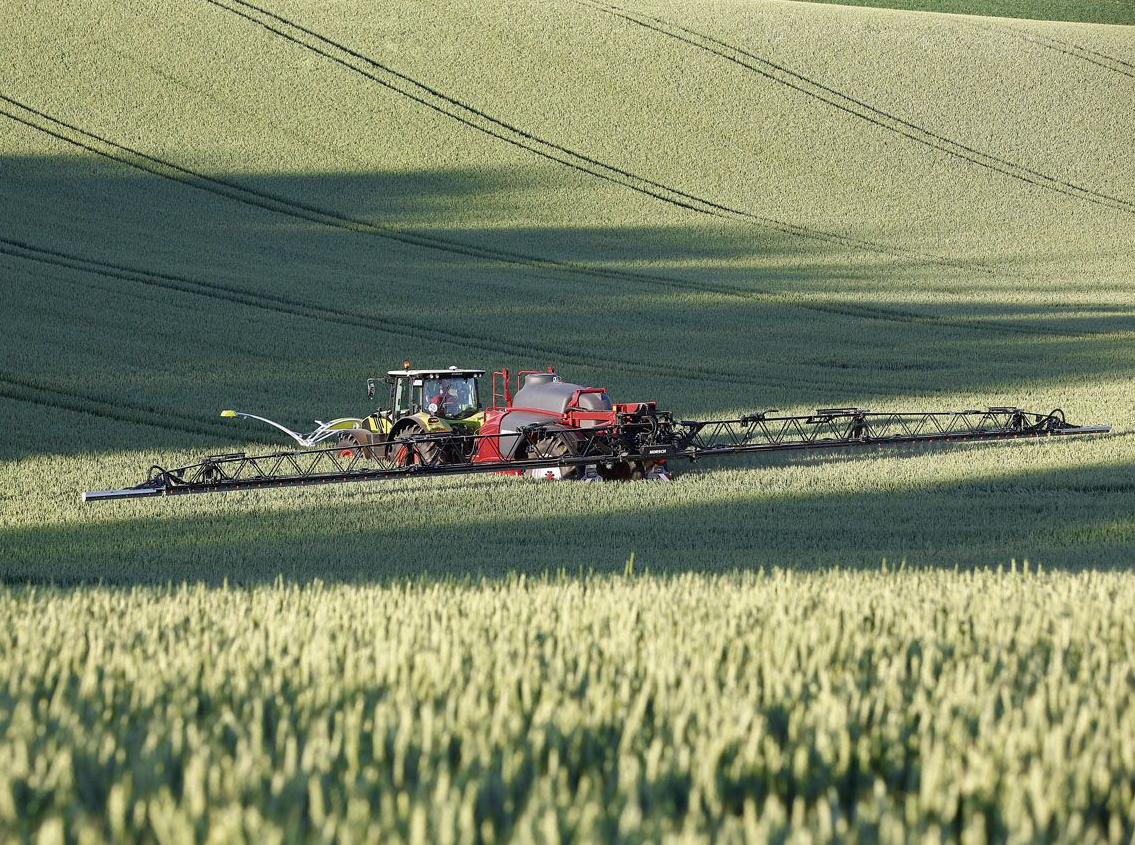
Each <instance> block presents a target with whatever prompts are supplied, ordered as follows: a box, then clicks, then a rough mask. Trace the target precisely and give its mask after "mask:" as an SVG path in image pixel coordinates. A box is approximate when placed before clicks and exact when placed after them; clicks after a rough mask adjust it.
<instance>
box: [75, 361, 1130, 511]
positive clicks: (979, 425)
mask: <svg viewBox="0 0 1135 845" xmlns="http://www.w3.org/2000/svg"><path fill="white" fill-rule="evenodd" d="M484 376H485V371H484V370H478V369H461V368H458V367H446V368H434V369H430V368H426V369H420V368H419V369H414V368H411V366H410V362H409V361H406V362H404V363H403V366H402V367H401V368H400V369H396V370H391V371H389V372H388V373H387V374H386V376H385V377H384V378H372V379H368V381H367V392H368V394H369V395H370V396H371V397H374V395H375V393H376V388H377V387H378V385H380V384H381V385H384V386H385V387H386V388H387V390H388V397H387V400H386V401H385V402H384V403H383V404H384V406H383V407H380V408H378V409H376V410H375V411H374V412H373V413H371V414H369V415H368V416H366V417H359V418H356V417H341V418H339V419H336V420H332V421H331V422H327V423H324V422H319V421H317V423H318V427H317V428H316V429H315V430H313V431H311V432H310V433H308V434H301V433H299V432H296V431H293V430H291V429H289V428H287V427H286V426H284V425H281V424H280V423H277V422H274V421H272V420H270V419H267V418H266V417H262V416H258V415H255V414H250V413H246V412H243V411H232V410H228V411H223V412H222V416H225V417H230V418H245V419H251V420H256V421H260V422H262V423H266V424H268V425H271V426H273V427H275V428H276V429H278V430H279V431H281V432H283V433H285V434H287V435H288V436H289V437H291V438H292V439H293V440H294V441H295V442H296V444H297V445H298V446H299V447H300V448H299V449H288V450H279V451H273V452H267V453H264V454H257V455H249V454H247V453H244V452H237V453H230V454H223V455H212V456H209V457H207V458H205V459H203V460H200V461H198V462H196V463H190V464H186V465H185V466H180V467H176V468H173V469H166V468H164V467H161V466H153V467H151V468H150V471H149V474H148V477H147V478H146V479H145V480H144V481H142V482H141V483H139V484H136V485H134V486H133V487H125V488H122V489H118V490H99V491H93V492H88V493H84V494H83V499H84V501H88V502H90V501H103V500H108V499H130V498H142V497H152V496H179V495H186V494H190V493H220V492H224V491H226V490H265V489H270V488H276V487H305V486H313V485H320V484H341V483H347V482H360V481H390V480H395V479H407V478H422V477H427V476H437V475H460V474H466V473H478V472H497V473H508V474H513V475H523V474H525V473H531V474H532V475H534V476H536V477H538V478H576V479H581V480H584V481H608V480H611V481H613V480H631V479H658V480H669V479H670V468H671V467H673V466H674V465H675V464H677V463H681V462H684V461H685V462H689V463H694V462H696V461H699V460H702V459H705V458H715V457H721V456H725V455H744V454H753V453H764V452H779V451H790V450H805V449H836V448H844V447H853V446H891V445H899V444H912V443H964V442H971V441H981V440H1006V439H1011V438H1022V437H1068V436H1072V435H1084V434H1103V433H1105V432H1108V431H1110V430H1111V428H1110V426H1107V425H1073V424H1072V423H1069V422H1068V421H1067V420H1066V419H1065V417H1064V413H1063V412H1062V411H1061V410H1059V409H1057V410H1053V411H1050V412H1049V413H1035V412H1032V411H1025V410H1022V409H1021V408H1017V407H1009V406H993V407H986V408H980V409H970V410H959V411H872V410H869V409H866V408H820V409H818V410H816V411H814V412H813V413H810V414H801V415H787V414H782V413H780V412H779V411H778V410H776V409H770V410H765V411H759V412H754V413H750V414H744V415H742V416H739V417H736V418H732V419H717V420H680V419H677V418H676V417H675V416H674V414H673V413H672V412H670V411H665V410H661V409H659V408H658V407H657V404H656V403H655V402H653V401H632V402H613V401H612V400H611V397H610V396H609V395H608V393H607V390H606V388H602V387H587V386H584V385H582V384H575V383H572V382H567V381H564V380H563V379H561V378H560V376H559V375H558V374H557V373H556V372H555V371H554V370H552V369H551V368H549V369H548V370H547V371H533V370H521V371H520V372H518V373H516V375H515V388H516V389H515V391H514V390H513V388H512V381H513V376H512V374H511V373H510V372H509V370H507V369H502V370H497V371H495V372H494V373H492V376H491V386H490V388H489V394H490V395H489V401H488V404H485V403H484V401H483V399H482V384H481V382H482V380H483V378H484Z"/></svg>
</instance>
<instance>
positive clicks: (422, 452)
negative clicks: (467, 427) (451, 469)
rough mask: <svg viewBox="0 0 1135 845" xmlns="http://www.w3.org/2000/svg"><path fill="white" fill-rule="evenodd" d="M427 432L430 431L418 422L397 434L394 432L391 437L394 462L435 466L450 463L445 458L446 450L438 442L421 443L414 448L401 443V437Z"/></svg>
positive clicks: (407, 464) (391, 451) (404, 464)
mask: <svg viewBox="0 0 1135 845" xmlns="http://www.w3.org/2000/svg"><path fill="white" fill-rule="evenodd" d="M427 433H428V432H426V431H425V430H423V429H422V427H421V426H419V425H417V424H414V425H408V426H406V427H405V428H403V429H402V430H401V431H399V432H398V434H397V436H395V435H394V434H393V433H392V434H391V437H390V456H391V459H392V460H393V461H394V463H396V464H398V465H399V466H414V465H418V466H435V465H438V464H444V463H448V461H447V460H446V459H445V454H444V452H443V451H442V450H441V447H440V446H439V445H438V444H437V443H436V442H434V443H425V444H419V445H417V446H416V447H414V448H413V449H411V448H410V445H409V444H408V443H399V438H401V437H406V436H410V437H414V436H418V435H422V434H427Z"/></svg>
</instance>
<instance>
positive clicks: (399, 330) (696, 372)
mask: <svg viewBox="0 0 1135 845" xmlns="http://www.w3.org/2000/svg"><path fill="white" fill-rule="evenodd" d="M0 255H7V256H9V257H13V258H20V259H23V260H26V261H33V262H37V263H40V264H47V265H52V266H56V267H63V268H65V269H69V270H76V271H79V272H85V273H91V274H94V275H98V276H102V277H104V278H109V279H115V280H118V281H125V282H131V283H135V284H143V285H147V286H152V287H158V288H165V289H167V290H174V291H177V292H179V293H188V294H194V295H197V296H204V297H207V298H211V299H215V300H219V301H222V302H228V303H236V304H239V305H244V306H246V307H250V308H259V309H262V310H267V311H272V312H275V313H277V314H283V315H287V316H293V317H302V318H307V319H311V320H316V321H320V322H324V323H333V324H338V325H344V326H350V327H352V328H361V329H365V330H369V331H374V330H375V329H376V328H377V329H380V330H382V331H384V332H386V333H388V334H392V335H395V336H399V337H404V338H410V339H425V340H430V341H444V342H447V343H451V344H458V345H462V346H465V347H472V348H476V349H482V350H484V351H486V352H496V353H500V354H506V355H518V356H524V357H527V356H531V355H533V354H538V355H545V356H548V357H550V358H553V359H555V360H557V361H560V362H562V363H564V364H571V365H574V366H581V367H590V368H593V369H599V368H601V364H602V365H611V364H613V365H617V366H620V367H623V368H624V369H626V370H629V371H632V372H635V371H637V372H641V373H646V374H649V375H656V376H657V375H662V376H668V377H671V378H676V379H679V380H682V381H692V382H699V381H710V382H716V383H720V384H731V385H735V384H736V383H737V374H736V373H734V372H728V371H724V370H715V369H711V368H704V367H690V366H688V365H682V364H677V363H673V362H667V363H666V364H665V366H662V367H656V366H651V365H649V364H644V363H643V362H641V361H635V360H632V359H626V358H619V357H612V356H609V355H604V356H603V360H602V362H598V361H594V360H591V359H588V358H586V357H581V356H580V355H579V354H578V352H577V351H575V350H571V349H566V348H559V347H555V346H549V345H545V344H533V343H524V342H516V343H510V342H508V341H502V340H499V339H494V338H490V337H486V336H484V335H478V334H474V333H471V332H467V331H466V332H462V331H455V330H453V329H446V330H445V331H444V332H441V333H439V332H437V331H436V330H434V329H431V328H429V327H428V326H424V325H421V324H416V323H412V322H407V321H405V320H399V321H394V320H388V319H384V318H382V317H379V316H377V315H371V314H367V315H365V316H360V315H358V314H354V313H352V312H349V311H343V310H340V309H336V308H331V307H328V306H323V305H316V304H313V303H309V302H304V301H303V300H298V299H292V298H290V297H283V296H279V295H273V294H262V293H257V292H254V291H250V290H247V289H244V288H239V287H235V286H230V285H222V284H220V283H216V282H204V281H200V280H197V279H191V278H188V277H185V276H178V275H174V274H170V273H157V272H154V271H150V270H143V269H139V268H134V267H126V266H123V265H120V264H113V263H110V262H104V261H98V260H95V259H89V258H84V257H81V256H76V255H71V254H68V253H64V252H60V251H58V250H53V249H44V248H42V247H34V246H31V245H29V244H26V243H24V242H21V241H13V240H9V239H6V238H0ZM749 383H750V384H754V385H762V386H765V387H770V388H783V387H785V386H786V385H799V384H809V385H811V386H814V387H817V388H821V387H825V386H827V385H826V384H824V383H822V382H820V381H819V380H809V379H806V378H800V377H784V378H769V377H765V378H763V379H761V380H751V381H750V382H749ZM846 386H847V387H855V388H859V389H869V388H870V387H872V386H873V385H871V384H868V383H866V382H863V383H858V384H850V383H849V384H847V385H846Z"/></svg>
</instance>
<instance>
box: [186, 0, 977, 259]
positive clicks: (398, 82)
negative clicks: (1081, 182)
mask: <svg viewBox="0 0 1135 845" xmlns="http://www.w3.org/2000/svg"><path fill="white" fill-rule="evenodd" d="M205 2H207V3H209V4H210V5H213V6H216V7H217V8H219V9H223V10H224V11H226V12H229V13H231V14H234V15H237V16H239V17H241V18H243V19H244V20H246V21H249V22H251V23H253V24H256V25H257V26H260V27H262V28H264V29H266V30H268V31H269V32H270V33H272V34H273V35H275V36H277V37H280V38H283V39H285V40H287V41H289V42H291V43H293V44H295V45H297V46H299V47H301V48H303V49H305V50H308V51H310V52H312V53H314V54H316V55H318V56H321V57H323V58H324V59H327V60H330V61H332V62H335V63H336V64H338V65H341V66H342V67H344V68H347V69H348V70H350V71H352V72H353V73H356V74H358V75H360V76H362V77H364V78H366V79H367V80H369V81H371V82H373V83H375V84H378V85H380V86H382V87H383V88H386V89H387V90H389V91H392V92H394V93H395V94H397V95H399V96H402V97H406V98H408V99H410V100H412V101H414V102H416V103H418V104H419V105H422V106H424V107H426V108H428V109H431V110H433V111H435V112H437V113H439V114H442V115H444V116H446V117H449V118H451V119H453V120H457V121H458V122H460V123H462V124H463V125H465V126H467V127H469V128H471V129H475V130H477V131H479V132H482V133H484V134H486V135H489V136H491V137H493V138H496V139H498V140H500V141H504V142H505V143H508V144H511V145H512V146H515V147H518V148H520V149H522V150H525V151H527V152H529V153H532V154H534V155H537V156H540V157H541V158H544V159H546V160H549V161H552V162H555V163H557V164H560V165H562V166H565V167H568V168H570V169H572V170H576V171H578V172H580V173H583V174H585V175H588V176H592V177H595V178H598V179H601V180H603V181H606V182H610V183H613V184H617V185H621V186H622V187H625V188H629V189H630V190H633V191H636V192H638V193H640V194H643V195H645V196H649V197H652V198H654V199H658V200H661V201H662V202H665V203H668V204H670V205H674V206H677V207H680V208H684V209H687V210H690V211H695V212H697V213H699V214H705V215H709V216H712V217H720V218H724V219H728V220H739V221H744V222H748V223H752V224H757V225H760V226H762V227H765V228H768V229H772V230H774V231H778V232H781V233H782V234H786V235H790V236H793V237H798V238H805V239H809V240H814V241H820V242H824V243H830V244H835V245H838V246H841V247H843V248H845V249H852V250H858V251H867V252H873V253H878V254H884V255H890V256H894V257H898V258H905V259H908V260H915V261H917V262H918V263H921V264H931V265H938V266H944V267H953V268H959V269H965V270H975V269H976V270H980V271H982V272H986V273H992V272H993V269H992V268H991V267H988V266H986V265H983V264H978V263H967V262H961V261H955V260H953V259H949V258H943V257H941V256H936V255H930V254H927V253H922V252H917V251H914V250H905V249H902V248H899V247H895V246H891V245H887V244H882V243H877V242H874V241H867V240H862V239H859V238H853V237H850V236H848V235H841V234H838V233H835V232H828V231H825V230H822V229H815V228H811V227H807V226H801V225H798V224H795V223H789V222H786V221H783V220H778V219H776V218H772V217H765V216H762V215H758V214H754V213H752V212H749V211H745V210H743V209H738V208H733V207H731V206H728V205H725V204H723V203H719V202H716V201H713V200H710V199H706V198H704V197H700V196H697V195H696V194H692V193H689V192H687V191H683V190H681V189H679V188H675V187H672V186H669V185H666V184H663V183H661V182H657V181H655V180H652V179H649V178H647V177H645V176H641V175H639V174H636V173H632V172H630V171H628V170H625V169H622V168H619V167H616V166H614V165H610V164H607V163H605V162H602V161H600V160H598V159H596V158H593V157H591V156H588V155H585V154H583V153H579V152H576V151H574V150H572V149H569V148H568V147H565V146H563V145H561V144H557V143H554V142H551V141H547V140H545V139H543V138H540V137H538V136H536V135H535V134H533V133H531V132H528V131H526V130H524V129H520V128H518V127H516V126H514V125H512V124H510V123H507V122H506V121H504V120H501V119H499V118H496V117H493V116H492V115H490V114H488V113H487V112H485V111H483V110H481V109H478V108H476V107H474V106H470V105H468V104H466V103H464V102H462V101H461V100H458V99H456V98H454V97H451V96H449V95H448V94H445V93H444V92H442V91H440V90H438V89H436V88H433V87H432V86H429V85H426V84H425V83H422V82H420V81H418V80H416V79H414V78H413V77H410V76H408V75H406V74H404V73H401V72H400V71H397V70H395V69H393V68H391V67H389V66H387V65H385V64H382V63H381V62H379V61H377V60H375V59H372V58H370V57H369V56H366V55H364V54H363V53H361V52H359V51H357V50H354V49H352V48H350V47H347V46H345V45H343V44H340V43H339V42H337V41H334V40H332V39H330V38H328V37H326V36H324V35H321V34H320V33H318V32H316V31H314V30H312V29H310V28H308V27H305V26H303V25H302V24H298V23H295V22H294V21H292V20H290V19H288V18H285V17H283V16H282V15H279V14H276V13H275V12H272V11H270V10H268V9H264V8H262V7H260V6H257V5H255V4H253V3H249V2H247V0H205ZM313 42H316V43H313ZM359 63H362V64H364V65H365V67H360V66H359Z"/></svg>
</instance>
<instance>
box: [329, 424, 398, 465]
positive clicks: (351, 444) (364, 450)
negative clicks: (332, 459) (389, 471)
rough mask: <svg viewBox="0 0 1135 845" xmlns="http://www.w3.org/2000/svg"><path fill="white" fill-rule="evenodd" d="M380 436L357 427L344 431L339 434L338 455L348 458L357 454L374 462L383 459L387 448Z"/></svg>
mask: <svg viewBox="0 0 1135 845" xmlns="http://www.w3.org/2000/svg"><path fill="white" fill-rule="evenodd" d="M381 436H382V435H377V434H373V433H371V432H369V431H367V430H365V429H358V428H352V429H349V430H347V431H344V432H343V433H342V434H341V435H339V444H338V446H339V457H340V458H348V459H349V458H353V457H354V456H355V455H359V456H361V457H362V458H363V459H364V460H367V461H374V462H376V463H377V462H378V461H381V460H385V458H386V451H387V450H386V447H385V446H383V445H382V441H381V439H379V438H381Z"/></svg>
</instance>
